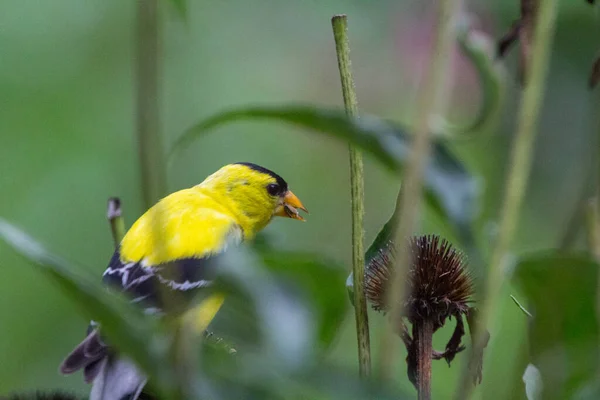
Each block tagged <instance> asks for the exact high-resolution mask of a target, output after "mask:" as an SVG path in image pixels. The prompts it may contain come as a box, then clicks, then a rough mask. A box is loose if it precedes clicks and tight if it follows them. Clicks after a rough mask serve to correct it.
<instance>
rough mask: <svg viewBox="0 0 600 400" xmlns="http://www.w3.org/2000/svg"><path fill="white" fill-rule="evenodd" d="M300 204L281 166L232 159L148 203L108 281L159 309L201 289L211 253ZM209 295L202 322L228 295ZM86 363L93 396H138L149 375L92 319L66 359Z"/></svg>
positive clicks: (66, 369) (65, 367)
mask: <svg viewBox="0 0 600 400" xmlns="http://www.w3.org/2000/svg"><path fill="white" fill-rule="evenodd" d="M298 210H303V211H306V209H305V208H304V206H303V205H302V203H301V202H300V200H299V199H298V198H297V197H296V196H295V195H294V193H292V192H291V191H290V189H289V188H288V185H287V183H286V181H285V180H284V179H283V178H282V177H280V176H279V175H277V174H276V173H274V172H272V171H270V170H268V169H266V168H263V167H260V166H258V165H256V164H252V163H236V164H230V165H226V166H224V167H222V168H221V169H219V170H218V171H217V172H215V173H213V174H212V175H210V176H209V177H207V178H206V179H205V180H204V182H202V183H200V184H199V185H196V186H194V187H192V188H189V189H183V190H180V191H178V192H175V193H172V194H170V195H168V196H167V197H165V198H163V199H161V200H160V201H159V202H158V203H157V204H155V205H154V206H153V207H151V208H150V209H149V210H148V211H146V213H145V214H143V215H142V216H141V217H140V218H139V219H138V220H137V221H136V222H135V223H134V224H133V225H132V226H131V228H130V229H129V231H128V232H127V233H126V235H125V236H124V238H123V240H122V241H121V244H120V246H119V247H118V248H117V250H116V251H115V253H114V254H113V257H112V259H111V260H110V263H109V265H108V268H107V269H106V271H105V272H104V275H103V281H104V283H106V284H107V285H109V286H112V287H115V286H116V287H118V288H119V289H120V290H122V291H124V292H125V293H126V294H127V295H128V296H130V297H131V299H132V301H133V302H135V303H139V304H140V305H141V306H142V307H144V308H145V310H146V311H147V312H157V313H161V312H162V311H164V308H165V302H167V301H168V300H169V294H172V295H173V296H178V295H179V294H181V293H197V291H198V290H201V289H202V288H203V287H206V286H209V285H210V284H211V279H213V273H214V271H211V268H210V267H209V265H208V264H210V263H209V262H208V261H210V260H211V256H215V255H218V254H220V253H222V252H224V251H225V250H226V249H227V248H228V247H229V246H235V245H238V244H240V243H241V242H242V241H245V240H249V239H252V238H253V237H254V236H255V235H256V234H257V233H258V232H259V231H260V230H262V229H263V228H264V227H265V226H266V225H267V224H268V223H269V222H270V221H271V219H272V218H273V217H274V216H282V217H288V218H293V219H297V220H304V219H303V218H302V217H301V216H300V215H299V213H298ZM209 303H211V305H210V307H208V309H206V308H205V309H204V310H200V311H199V312H197V313H195V318H196V319H197V321H195V322H196V324H197V326H199V327H201V329H204V328H205V327H206V325H207V324H208V323H209V322H210V320H211V319H212V317H213V316H214V313H216V312H217V311H218V309H219V307H220V305H221V303H222V299H221V298H218V297H216V298H214V297H213V298H212V299H209ZM207 310H208V311H207ZM82 368H83V370H84V378H85V381H86V382H88V383H90V382H93V384H92V391H91V394H90V400H108V399H111V400H112V399H121V398H127V399H131V400H134V399H136V398H137V397H138V396H139V394H140V393H141V392H142V389H143V387H144V385H145V383H146V377H144V376H143V374H142V373H140V372H139V371H138V370H137V369H136V368H135V366H134V365H133V364H132V363H131V362H130V361H128V360H126V359H124V358H117V357H114V355H113V351H111V350H110V349H109V347H108V346H107V345H106V344H105V343H104V342H103V341H102V340H101V338H100V334H99V326H98V325H97V324H96V323H95V322H93V321H92V323H91V324H90V327H89V328H88V335H87V337H86V338H85V339H84V340H83V341H82V342H81V343H80V344H79V345H78V346H77V347H76V348H75V349H74V350H73V351H72V352H71V353H70V354H69V355H68V356H67V357H66V359H65V360H64V361H63V363H62V364H61V366H60V370H61V372H62V373H64V374H70V373H73V372H75V371H78V370H79V369H82Z"/></svg>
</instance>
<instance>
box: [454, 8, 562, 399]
mask: <svg viewBox="0 0 600 400" xmlns="http://www.w3.org/2000/svg"><path fill="white" fill-rule="evenodd" d="M556 5H557V0H540V3H539V6H538V15H537V16H536V17H534V18H535V19H534V20H535V21H536V26H535V30H534V37H533V45H532V53H531V57H530V61H531V62H530V63H529V64H527V68H528V70H527V71H525V76H526V77H527V79H526V80H525V82H524V89H523V99H522V105H521V108H520V112H519V119H518V127H517V133H516V137H515V141H514V144H513V148H512V155H511V161H510V163H509V168H510V170H509V174H508V179H507V183H506V192H505V196H504V203H503V206H502V212H501V214H500V230H499V234H498V238H497V241H496V244H495V246H494V249H493V252H492V256H491V261H490V267H489V273H488V276H487V278H486V291H485V298H484V300H483V304H482V307H481V311H482V312H481V313H480V315H481V318H478V319H477V321H476V325H477V329H475V333H476V341H475V346H477V348H478V349H481V348H482V347H483V343H484V340H485V337H484V335H485V332H486V329H485V328H486V327H487V329H488V330H489V331H490V332H491V331H492V329H491V326H490V325H491V322H492V319H493V318H492V317H493V312H494V310H495V309H496V306H497V303H498V300H499V297H500V291H501V289H502V285H503V283H504V278H505V274H506V271H505V267H506V265H507V264H508V263H507V262H506V261H507V260H506V258H505V257H506V254H507V252H508V250H509V248H510V245H511V239H512V237H513V234H514V231H515V229H516V226H517V221H518V220H519V212H520V209H521V203H522V201H523V197H524V194H525V189H526V187H527V179H528V177H529V171H530V167H531V160H532V147H533V143H534V139H535V135H536V132H537V122H538V116H539V113H540V109H541V107H542V100H543V97H544V89H545V81H546V76H547V71H548V63H549V60H550V49H551V45H552V39H553V34H554V23H555V19H556ZM492 337H493V335H492ZM465 375H466V376H465ZM469 381H470V377H468V373H465V374H463V382H462V383H463V388H462V390H465V388H466V387H467V386H465V385H468V382H469ZM468 386H470V385H468ZM466 390H470V389H466ZM467 396H468V395H467ZM458 398H461V399H463V398H466V396H465V395H464V393H463V394H462V395H459V396H458Z"/></svg>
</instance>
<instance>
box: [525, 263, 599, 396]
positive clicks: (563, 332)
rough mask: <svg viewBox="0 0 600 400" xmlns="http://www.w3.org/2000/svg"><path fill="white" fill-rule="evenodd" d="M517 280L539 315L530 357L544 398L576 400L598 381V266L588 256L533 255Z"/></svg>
mask: <svg viewBox="0 0 600 400" xmlns="http://www.w3.org/2000/svg"><path fill="white" fill-rule="evenodd" d="M515 279H516V281H517V283H518V284H519V286H520V287H521V288H522V290H523V293H524V295H525V296H526V297H527V300H528V304H529V308H528V310H529V311H530V312H531V313H532V314H533V318H532V319H531V323H530V326H529V337H528V339H529V352H530V357H531V363H532V364H533V365H534V366H535V367H536V368H537V369H538V370H539V372H540V377H541V383H542V387H543V389H542V397H541V398H544V399H570V398H574V397H575V395H576V394H579V393H580V392H582V391H583V389H585V388H586V385H587V386H589V385H591V384H592V383H593V382H596V381H597V376H598V355H599V353H598V339H599V337H598V322H597V314H596V305H597V301H596V294H597V287H598V264H597V263H596V262H595V261H593V260H592V259H590V257H589V256H587V255H578V254H560V253H554V252H546V253H545V254H536V255H529V256H526V257H523V258H522V259H520V260H519V261H518V263H517V266H516V270H515ZM590 398H596V396H594V397H590Z"/></svg>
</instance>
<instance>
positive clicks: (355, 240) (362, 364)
mask: <svg viewBox="0 0 600 400" xmlns="http://www.w3.org/2000/svg"><path fill="white" fill-rule="evenodd" d="M331 25H332V27H333V37H334V39H335V50H336V53H337V60H338V67H339V70H340V78H341V83H342V95H343V98H344V106H345V108H346V114H347V115H348V116H349V117H350V118H356V117H358V101H357V100H356V92H355V90H354V78H353V76H352V69H351V63H350V45H349V41H348V22H347V17H346V15H335V16H334V17H333V18H332V19H331ZM348 151H349V155H350V194H351V196H350V199H351V203H352V271H353V280H354V312H355V319H356V337H357V340H358V365H359V373H360V376H361V377H366V376H368V375H370V373H371V344H370V338H369V316H368V313H367V299H366V297H365V291H364V280H365V250H364V230H363V216H364V213H365V211H364V196H365V193H364V174H363V159H362V154H361V152H360V151H359V150H358V149H357V148H356V147H355V146H353V145H352V144H350V145H349V149H348Z"/></svg>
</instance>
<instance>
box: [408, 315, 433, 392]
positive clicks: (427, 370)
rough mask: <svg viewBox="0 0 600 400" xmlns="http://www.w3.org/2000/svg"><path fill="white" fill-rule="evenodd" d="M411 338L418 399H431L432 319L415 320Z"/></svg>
mask: <svg viewBox="0 0 600 400" xmlns="http://www.w3.org/2000/svg"><path fill="white" fill-rule="evenodd" d="M413 338H414V339H415V341H416V346H417V390H418V399H419V400H431V360H432V354H433V321H431V320H430V319H428V318H425V319H420V320H418V321H415V324H414V325H413Z"/></svg>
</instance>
